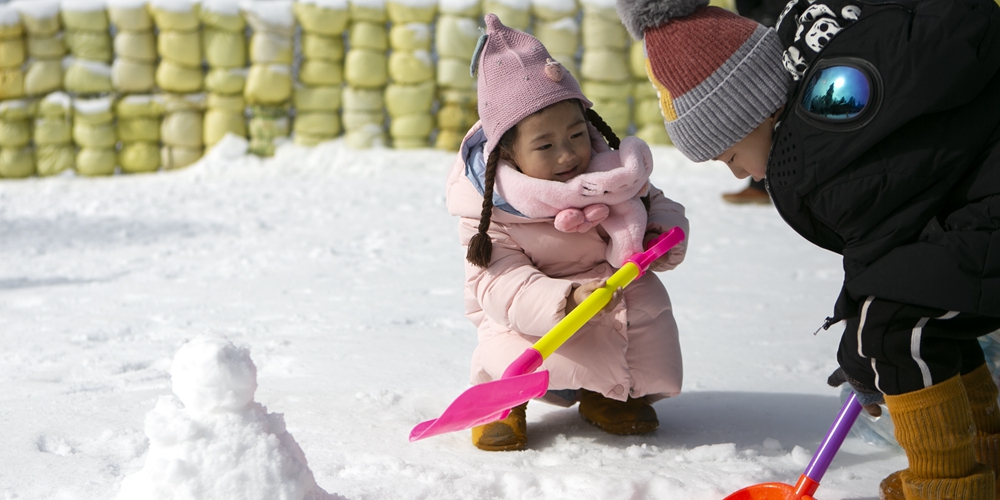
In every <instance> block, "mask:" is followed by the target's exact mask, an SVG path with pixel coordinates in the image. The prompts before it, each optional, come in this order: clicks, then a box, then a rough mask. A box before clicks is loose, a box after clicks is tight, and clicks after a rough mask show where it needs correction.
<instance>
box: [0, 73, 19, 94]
mask: <svg viewBox="0 0 1000 500" xmlns="http://www.w3.org/2000/svg"><path fill="white" fill-rule="evenodd" d="M23 96H24V73H23V72H22V71H21V69H20V68H11V69H7V70H0V99H17V98H18V97H23Z"/></svg>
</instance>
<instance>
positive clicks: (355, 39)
mask: <svg viewBox="0 0 1000 500" xmlns="http://www.w3.org/2000/svg"><path fill="white" fill-rule="evenodd" d="M347 37H348V43H350V45H351V49H352V50H353V49H366V50H374V51H376V52H385V51H386V50H388V49H389V35H388V34H387V33H386V31H385V25H384V24H375V23H366V22H356V23H352V24H351V30H350V31H349V32H348V34H347Z"/></svg>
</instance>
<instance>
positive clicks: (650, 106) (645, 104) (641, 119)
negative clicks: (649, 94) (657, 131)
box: [634, 98, 663, 127]
mask: <svg viewBox="0 0 1000 500" xmlns="http://www.w3.org/2000/svg"><path fill="white" fill-rule="evenodd" d="M634 115H635V118H634V119H635V124H636V126H638V127H641V126H643V125H659V126H660V127H663V115H662V114H661V113H660V100H659V99H655V98H654V99H636V100H635V111H634Z"/></svg>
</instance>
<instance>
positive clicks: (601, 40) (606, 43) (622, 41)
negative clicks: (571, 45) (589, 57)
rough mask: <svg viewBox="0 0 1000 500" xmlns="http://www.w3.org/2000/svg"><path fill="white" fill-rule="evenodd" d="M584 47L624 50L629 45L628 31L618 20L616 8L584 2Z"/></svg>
mask: <svg viewBox="0 0 1000 500" xmlns="http://www.w3.org/2000/svg"><path fill="white" fill-rule="evenodd" d="M584 11H585V13H584V14H583V24H582V25H581V27H580V28H581V34H582V36H583V48H584V49H585V50H586V49H618V50H624V49H625V46H627V45H628V41H629V36H628V31H625V26H622V22H621V21H620V20H618V14H617V13H616V12H615V9H614V8H609V9H602V8H593V7H590V6H588V5H587V4H584Z"/></svg>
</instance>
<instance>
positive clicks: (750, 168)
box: [715, 109, 781, 181]
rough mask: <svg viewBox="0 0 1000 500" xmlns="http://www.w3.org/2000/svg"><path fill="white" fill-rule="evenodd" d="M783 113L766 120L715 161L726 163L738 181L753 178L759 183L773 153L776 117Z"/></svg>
mask: <svg viewBox="0 0 1000 500" xmlns="http://www.w3.org/2000/svg"><path fill="white" fill-rule="evenodd" d="M780 112H781V110H780V109H779V110H778V112H776V113H775V114H774V115H772V116H770V117H768V118H766V119H765V120H764V123H761V124H760V125H758V126H757V128H755V129H753V131H751V132H750V135H748V136H746V137H744V138H743V139H742V140H740V142H737V143H736V144H733V145H732V146H730V148H729V149H727V150H725V151H723V152H722V154H720V155H719V156H716V157H715V159H716V160H719V161H721V162H724V163H725V164H726V165H727V166H728V167H729V170H732V172H733V175H735V176H736V178H737V179H746V178H747V177H753V180H755V181H759V180H761V179H763V178H764V175H765V174H766V173H767V157H768V155H769V154H770V153H771V138H772V135H773V130H774V120H775V117H776V116H778V114H779V113H780Z"/></svg>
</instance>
